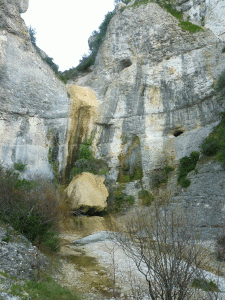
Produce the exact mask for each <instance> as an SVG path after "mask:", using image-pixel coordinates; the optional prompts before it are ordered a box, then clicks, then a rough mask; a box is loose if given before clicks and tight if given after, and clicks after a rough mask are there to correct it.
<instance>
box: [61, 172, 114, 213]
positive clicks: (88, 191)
mask: <svg viewBox="0 0 225 300" xmlns="http://www.w3.org/2000/svg"><path fill="white" fill-rule="evenodd" d="M104 181H105V176H103V175H94V174H91V173H88V172H83V173H82V174H79V175H77V176H75V177H74V178H73V179H72V181H71V182H70V184H69V186H68V187H67V188H66V193H67V195H68V197H70V198H71V208H72V209H79V208H82V211H83V212H87V211H88V210H89V209H94V210H95V211H103V210H104V209H105V208H106V207H107V202H106V200H107V197H108V195H109V193H108V190H107V188H106V186H105V185H104Z"/></svg>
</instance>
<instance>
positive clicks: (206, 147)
mask: <svg viewBox="0 0 225 300" xmlns="http://www.w3.org/2000/svg"><path fill="white" fill-rule="evenodd" d="M220 117H221V121H220V123H219V124H218V125H217V126H216V127H215V128H214V130H213V132H212V133H211V134H210V135H209V136H208V137H207V138H206V139H205V141H204V143H203V144H202V146H201V152H202V154H204V155H206V156H215V158H216V160H218V161H220V162H221V163H225V114H224V113H222V114H221V115H220Z"/></svg>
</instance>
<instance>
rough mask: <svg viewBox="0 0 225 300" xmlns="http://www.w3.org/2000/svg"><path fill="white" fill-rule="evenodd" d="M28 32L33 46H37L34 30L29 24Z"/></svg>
mask: <svg viewBox="0 0 225 300" xmlns="http://www.w3.org/2000/svg"><path fill="white" fill-rule="evenodd" d="M28 32H29V35H30V40H31V43H32V44H33V45H34V47H37V45H36V41H37V39H36V34H37V33H36V30H35V29H34V28H32V27H31V26H30V27H28Z"/></svg>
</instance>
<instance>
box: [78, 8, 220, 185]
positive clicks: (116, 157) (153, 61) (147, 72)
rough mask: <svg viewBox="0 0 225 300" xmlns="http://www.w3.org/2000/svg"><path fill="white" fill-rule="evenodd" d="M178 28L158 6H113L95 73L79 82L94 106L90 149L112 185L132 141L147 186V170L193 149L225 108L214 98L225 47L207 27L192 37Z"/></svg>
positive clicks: (191, 34) (160, 165) (173, 20)
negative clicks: (105, 165)
mask: <svg viewBox="0 0 225 300" xmlns="http://www.w3.org/2000/svg"><path fill="white" fill-rule="evenodd" d="M220 16H221V17H222V15H220ZM178 23H179V21H178V20H177V19H176V18H174V17H173V16H172V15H170V14H169V13H167V12H166V11H165V10H163V9H162V8H160V7H159V6H158V5H157V4H155V3H148V4H147V5H141V6H139V7H138V8H134V7H127V8H125V9H124V10H120V9H118V10H117V13H116V15H115V16H114V17H113V19H112V20H111V23H110V25H109V28H108V32H107V35H106V38H105V40H104V43H103V45H102V47H101V48H100V51H99V53H98V55H97V58H96V63H95V67H94V70H93V72H92V73H91V74H89V75H87V76H85V77H83V78H80V79H79V80H78V81H77V84H78V85H81V86H89V87H91V88H92V89H93V90H94V91H95V94H96V98H97V99H98V101H99V118H98V120H97V122H96V133H95V139H94V141H93V144H94V145H93V147H92V149H94V151H95V155H96V156H97V157H98V158H104V159H105V160H107V161H108V162H109V166H110V167H111V171H110V176H109V177H110V178H111V179H113V180H117V178H118V174H119V169H120V168H121V164H120V161H121V160H120V157H121V156H124V157H127V153H128V152H129V149H130V147H131V145H132V143H133V141H134V139H136V138H137V137H138V138H139V141H140V153H141V158H140V161H141V163H142V169H143V175H144V178H143V181H144V184H145V185H146V186H147V185H148V174H149V173H151V171H152V170H154V169H157V168H160V167H162V166H164V165H165V164H168V163H171V162H173V161H177V160H178V159H180V158H181V157H183V156H185V155H189V154H190V153H191V152H192V151H193V150H197V149H198V148H199V145H200V144H201V142H202V141H203V140H204V138H205V137H206V136H207V135H208V134H209V132H211V130H212V128H213V126H214V125H215V124H216V122H217V121H218V114H219V112H221V111H223V110H224V102H223V101H218V100H217V99H216V97H215V96H214V93H213V84H214V82H215V80H216V79H217V78H218V76H219V74H220V73H221V72H222V71H223V70H224V68H225V60H224V54H223V53H222V49H223V47H224V43H223V42H221V41H220V40H219V39H218V38H217V37H216V36H215V34H214V33H213V32H212V31H211V30H209V29H207V28H204V31H199V32H196V33H194V34H193V33H190V32H188V31H184V30H182V29H181V27H179V26H178ZM178 132H180V133H181V134H180V135H179V136H178V135H177V133H178ZM127 171H129V170H127Z"/></svg>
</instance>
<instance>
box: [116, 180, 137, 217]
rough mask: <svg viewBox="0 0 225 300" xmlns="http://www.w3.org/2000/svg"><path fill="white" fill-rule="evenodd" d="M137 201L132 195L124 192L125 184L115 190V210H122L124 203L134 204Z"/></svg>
mask: <svg viewBox="0 0 225 300" xmlns="http://www.w3.org/2000/svg"><path fill="white" fill-rule="evenodd" d="M134 203H135V198H134V196H132V195H127V194H126V193H124V192H123V185H120V186H119V188H118V189H117V190H116V191H115V192H114V205H113V211H115V212H117V213H118V212H120V211H121V209H122V207H123V206H124V205H129V206H130V205H133V204H134Z"/></svg>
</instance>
